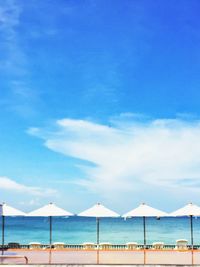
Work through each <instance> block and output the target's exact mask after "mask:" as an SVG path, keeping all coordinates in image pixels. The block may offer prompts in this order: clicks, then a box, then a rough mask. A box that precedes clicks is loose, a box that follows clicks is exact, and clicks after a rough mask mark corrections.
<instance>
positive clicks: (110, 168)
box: [29, 116, 200, 196]
mask: <svg viewBox="0 0 200 267" xmlns="http://www.w3.org/2000/svg"><path fill="white" fill-rule="evenodd" d="M122 117H123V116H122ZM122 117H120V118H119V120H118V119H117V118H115V119H112V122H111V126H110V127H109V126H106V125H102V124H98V123H93V122H90V121H85V120H73V119H63V120H58V121H57V129H56V130H48V131H45V130H42V129H37V128H33V129H34V131H31V130H30V131H29V132H30V133H32V134H35V135H37V136H39V137H42V138H44V140H45V146H46V147H48V148H49V149H51V150H53V151H56V152H59V153H62V154H64V155H66V156H72V157H75V158H79V159H82V160H86V161H89V162H91V163H93V165H91V166H88V165H87V166H85V165H83V166H79V167H80V168H81V169H82V171H83V172H84V177H86V178H84V179H83V178H82V179H80V180H77V181H76V183H78V184H79V185H81V186H84V187H86V188H87V189H89V190H91V191H92V192H95V193H99V194H100V195H105V196H109V195H111V194H112V195H113V194H114V193H115V194H117V195H118V194H120V193H125V192H136V191H138V190H140V191H142V188H143V187H144V186H148V185H149V186H150V187H153V186H156V187H162V188H163V187H164V188H168V189H170V188H171V189H172V190H173V189H174V188H176V187H179V188H182V189H183V191H184V190H185V189H188V190H193V191H198V192H199V191H200V190H199V189H200V180H199V178H200V122H199V121H193V122H189V121H184V120H183V119H182V120H181V119H155V120H148V121H146V122H141V121H134V120H132V121H130V120H129V121H127V119H126V122H125V123H123V120H122ZM129 117H130V118H131V116H129ZM133 118H134V116H133ZM83 164H84V163H83ZM184 192H185V191H184Z"/></svg>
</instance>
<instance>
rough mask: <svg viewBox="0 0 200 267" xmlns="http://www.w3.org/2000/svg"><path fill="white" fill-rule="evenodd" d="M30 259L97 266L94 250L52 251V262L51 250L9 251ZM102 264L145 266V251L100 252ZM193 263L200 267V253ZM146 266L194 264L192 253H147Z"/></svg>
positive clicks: (31, 261)
mask: <svg viewBox="0 0 200 267" xmlns="http://www.w3.org/2000/svg"><path fill="white" fill-rule="evenodd" d="M6 253H16V254H17V255H23V256H26V257H27V258H28V263H29V264H48V263H51V264H96V258H97V252H96V251H94V250H87V251H85V250H84V251H81V250H78V251H77V250H76V251H75V250H56V251H55V250H52V252H51V261H50V260H49V259H50V251H49V250H27V249H26V250H23V249H20V250H8V251H6ZM0 261H1V263H2V264H23V263H25V260H24V259H23V258H19V259H10V258H4V259H0ZM99 263H100V264H143V263H144V251H142V250H141V251H100V254H99ZM193 263H194V264H199V265H200V251H198V250H196V251H194V253H193ZM146 264H172V265H174V264H185V265H190V264H192V253H191V251H172V250H165V251H155V250H148V251H146Z"/></svg>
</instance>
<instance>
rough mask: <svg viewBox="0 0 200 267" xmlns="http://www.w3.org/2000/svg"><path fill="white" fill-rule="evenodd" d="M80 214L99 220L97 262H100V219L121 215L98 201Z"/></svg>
mask: <svg viewBox="0 0 200 267" xmlns="http://www.w3.org/2000/svg"><path fill="white" fill-rule="evenodd" d="M78 216H82V217H94V218H96V222H97V263H99V219H100V218H109V217H120V215H119V214H118V213H116V212H114V211H112V210H110V209H108V208H106V207H104V206H103V205H102V204H100V203H97V204H95V205H94V206H92V207H91V208H89V209H87V210H85V211H83V212H81V213H79V214H78Z"/></svg>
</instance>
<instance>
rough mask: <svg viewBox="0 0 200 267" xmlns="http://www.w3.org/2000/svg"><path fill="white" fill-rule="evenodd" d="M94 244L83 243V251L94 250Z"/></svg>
mask: <svg viewBox="0 0 200 267" xmlns="http://www.w3.org/2000/svg"><path fill="white" fill-rule="evenodd" d="M95 247H96V246H95V244H94V243H92V242H85V243H83V249H95Z"/></svg>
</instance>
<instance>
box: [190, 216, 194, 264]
mask: <svg viewBox="0 0 200 267" xmlns="http://www.w3.org/2000/svg"><path fill="white" fill-rule="evenodd" d="M190 230H191V249H192V265H193V264H194V257H193V256H194V255H193V249H194V238H193V216H192V215H190Z"/></svg>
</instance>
